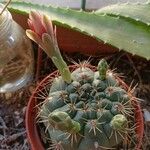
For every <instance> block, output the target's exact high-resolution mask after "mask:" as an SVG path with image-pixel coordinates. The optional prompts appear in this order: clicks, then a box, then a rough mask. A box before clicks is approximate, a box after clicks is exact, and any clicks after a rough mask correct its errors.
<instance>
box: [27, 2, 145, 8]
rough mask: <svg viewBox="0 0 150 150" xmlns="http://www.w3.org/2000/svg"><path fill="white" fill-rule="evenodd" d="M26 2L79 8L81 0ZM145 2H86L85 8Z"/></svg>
mask: <svg viewBox="0 0 150 150" xmlns="http://www.w3.org/2000/svg"><path fill="white" fill-rule="evenodd" d="M24 1H27V2H30V1H31V2H34V3H39V4H50V5H54V6H62V7H67V6H68V7H71V8H80V6H81V0H24ZM127 1H128V2H146V1H147V0H87V5H86V8H90V9H96V8H100V7H103V6H107V5H109V4H115V3H117V2H122V3H124V2H127Z"/></svg>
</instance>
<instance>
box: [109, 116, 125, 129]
mask: <svg viewBox="0 0 150 150" xmlns="http://www.w3.org/2000/svg"><path fill="white" fill-rule="evenodd" d="M127 123H128V120H127V118H126V117H125V116H124V115H122V114H118V115H115V116H114V117H113V118H112V120H111V126H112V127H113V129H114V130H124V129H125V128H126V127H127Z"/></svg>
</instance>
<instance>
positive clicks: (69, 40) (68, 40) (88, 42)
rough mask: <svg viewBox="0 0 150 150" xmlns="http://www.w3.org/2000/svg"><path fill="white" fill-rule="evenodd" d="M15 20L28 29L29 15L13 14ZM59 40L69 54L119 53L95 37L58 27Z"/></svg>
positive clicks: (61, 46) (63, 49)
mask: <svg viewBox="0 0 150 150" xmlns="http://www.w3.org/2000/svg"><path fill="white" fill-rule="evenodd" d="M12 15H13V18H14V20H15V21H16V22H17V23H18V24H20V25H21V26H22V27H23V28H24V29H25V30H26V29H27V28H29V27H28V25H27V19H28V15H20V14H17V13H14V12H13V13H12ZM57 40H58V45H59V48H60V49H61V50H62V51H64V52H68V53H73V52H80V53H82V54H86V55H93V56H98V55H108V54H112V53H114V52H116V51H117V48H114V47H112V46H111V45H108V44H104V43H103V42H99V41H97V40H96V39H94V38H93V37H90V36H87V35H84V34H82V33H80V32H78V31H74V30H72V29H67V28H64V27H61V26H57Z"/></svg>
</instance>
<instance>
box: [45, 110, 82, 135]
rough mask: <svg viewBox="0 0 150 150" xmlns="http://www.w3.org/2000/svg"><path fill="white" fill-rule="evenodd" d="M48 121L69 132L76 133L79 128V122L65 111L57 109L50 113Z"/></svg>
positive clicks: (55, 126)
mask: <svg viewBox="0 0 150 150" xmlns="http://www.w3.org/2000/svg"><path fill="white" fill-rule="evenodd" d="M48 119H49V122H50V123H51V124H52V126H53V127H54V128H56V129H59V130H61V131H66V132H69V133H78V132H79V131H80V129H81V127H80V123H78V122H77V121H74V120H73V119H71V118H70V116H69V115H68V114H67V113H66V112H62V111H57V112H55V111H54V112H52V113H50V115H49V117H48Z"/></svg>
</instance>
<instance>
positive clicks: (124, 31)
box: [9, 2, 150, 59]
mask: <svg viewBox="0 0 150 150" xmlns="http://www.w3.org/2000/svg"><path fill="white" fill-rule="evenodd" d="M9 8H10V10H12V11H14V12H16V13H20V14H27V13H29V12H30V10H37V11H39V12H42V13H44V14H46V15H48V16H49V17H50V18H51V19H52V20H53V21H54V23H57V24H60V25H62V26H67V27H70V28H72V29H75V30H78V31H80V32H82V33H85V34H87V35H90V36H93V37H95V38H96V39H97V40H102V41H104V42H105V43H108V44H111V45H113V46H115V47H117V48H119V49H123V50H125V51H127V52H129V53H132V54H136V55H139V56H141V57H144V58H147V59H150V27H149V26H147V25H146V24H143V23H141V22H138V21H136V20H133V19H129V18H122V17H115V16H109V15H100V14H98V15H97V14H96V13H90V12H83V11H77V10H71V9H64V8H55V7H52V6H44V5H38V4H32V3H26V2H12V3H11V5H9ZM128 11H129V10H128ZM83 44H84V43H83Z"/></svg>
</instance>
